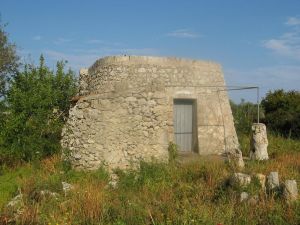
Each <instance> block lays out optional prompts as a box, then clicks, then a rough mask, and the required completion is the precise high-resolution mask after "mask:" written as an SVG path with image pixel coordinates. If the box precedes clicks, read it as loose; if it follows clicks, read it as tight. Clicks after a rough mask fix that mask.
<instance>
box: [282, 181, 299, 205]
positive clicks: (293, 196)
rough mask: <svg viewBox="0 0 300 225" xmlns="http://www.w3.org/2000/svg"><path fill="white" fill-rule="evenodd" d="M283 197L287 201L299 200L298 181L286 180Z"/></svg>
mask: <svg viewBox="0 0 300 225" xmlns="http://www.w3.org/2000/svg"><path fill="white" fill-rule="evenodd" d="M283 195H284V198H285V199H286V200H287V201H295V200H297V199H298V188H297V182H296V180H286V181H285V182H284V189H283Z"/></svg>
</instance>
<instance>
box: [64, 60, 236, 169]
mask: <svg viewBox="0 0 300 225" xmlns="http://www.w3.org/2000/svg"><path fill="white" fill-rule="evenodd" d="M79 95H80V98H79V100H78V101H77V103H76V104H75V106H74V107H73V108H72V109H71V110H70V114H69V119H68V122H67V125H66V127H65V128H64V130H63V134H62V135H63V138H62V145H63V147H65V148H68V149H69V150H70V155H69V157H70V160H71V162H72V164H73V166H74V167H75V168H84V169H96V168H98V167H99V166H100V165H102V164H104V165H106V166H108V168H110V169H113V168H128V167H129V166H131V165H133V166H134V165H136V163H137V162H138V161H140V160H145V161H150V160H153V159H156V160H159V161H167V160H168V150H167V148H168V144H169V142H170V141H173V142H174V124H173V121H174V120H173V104H174V99H192V100H193V101H194V102H195V105H196V110H195V111H196V113H195V115H196V120H195V121H194V123H195V130H194V131H193V149H192V151H193V152H196V153H199V154H203V155H205V154H221V153H225V152H226V151H229V150H231V149H237V148H238V141H237V136H236V132H235V128H234V124H233V118H232V113H231V109H230V105H229V100H228V96H227V92H226V91H225V82H224V78H223V74H222V69H221V66H220V65H219V64H216V63H213V62H206V61H198V60H186V59H178V58H162V57H144V56H113V57H105V58H102V59H99V60H97V61H96V62H95V63H94V65H92V66H91V67H90V68H89V69H88V70H85V69H83V70H81V73H80V93H79Z"/></svg>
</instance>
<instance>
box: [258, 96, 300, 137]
mask: <svg viewBox="0 0 300 225" xmlns="http://www.w3.org/2000/svg"><path fill="white" fill-rule="evenodd" d="M262 105H263V107H264V109H265V123H266V124H267V126H268V127H269V128H270V129H272V130H273V131H274V132H276V133H279V134H281V135H283V136H285V137H289V138H300V92H299V91H287V92H285V91H284V90H275V91H274V92H272V91H270V92H269V93H268V94H267V95H266V97H265V98H264V99H263V100H262Z"/></svg>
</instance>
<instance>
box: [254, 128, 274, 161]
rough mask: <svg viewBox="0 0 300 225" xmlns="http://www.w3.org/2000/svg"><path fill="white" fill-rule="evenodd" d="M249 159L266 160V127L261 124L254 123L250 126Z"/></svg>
mask: <svg viewBox="0 0 300 225" xmlns="http://www.w3.org/2000/svg"><path fill="white" fill-rule="evenodd" d="M250 148H251V149H250V158H251V159H254V160H267V159H269V155H268V138H267V129H266V125H265V124H263V123H254V124H253V125H252V138H251V147H250Z"/></svg>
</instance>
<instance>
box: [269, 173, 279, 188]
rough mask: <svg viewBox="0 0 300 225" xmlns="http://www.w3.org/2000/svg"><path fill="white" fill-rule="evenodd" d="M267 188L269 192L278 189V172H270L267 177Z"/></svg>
mask: <svg viewBox="0 0 300 225" xmlns="http://www.w3.org/2000/svg"><path fill="white" fill-rule="evenodd" d="M267 187H268V190H269V191H274V190H276V189H278V188H279V176H278V172H271V173H270V174H269V176H268V177H267Z"/></svg>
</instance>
